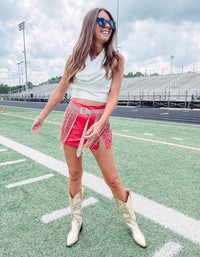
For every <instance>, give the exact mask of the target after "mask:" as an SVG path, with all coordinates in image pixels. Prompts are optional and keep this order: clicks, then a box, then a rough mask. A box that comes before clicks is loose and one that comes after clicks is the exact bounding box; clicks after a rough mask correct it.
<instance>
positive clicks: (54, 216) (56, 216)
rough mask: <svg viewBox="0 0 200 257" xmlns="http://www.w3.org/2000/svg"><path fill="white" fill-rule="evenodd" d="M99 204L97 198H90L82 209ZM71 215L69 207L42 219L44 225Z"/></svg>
mask: <svg viewBox="0 0 200 257" xmlns="http://www.w3.org/2000/svg"><path fill="white" fill-rule="evenodd" d="M97 202H98V199H97V198H94V197H90V198H88V199H86V200H84V201H83V202H82V208H83V207H87V206H88V205H91V204H95V203H97ZM70 213H71V212H70V207H67V208H64V209H61V210H57V211H53V212H51V213H49V214H45V215H43V216H42V218H41V221H42V222H44V223H49V222H51V221H54V220H57V219H60V218H62V217H64V216H66V215H69V214H70Z"/></svg>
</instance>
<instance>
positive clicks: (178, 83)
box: [0, 72, 200, 107]
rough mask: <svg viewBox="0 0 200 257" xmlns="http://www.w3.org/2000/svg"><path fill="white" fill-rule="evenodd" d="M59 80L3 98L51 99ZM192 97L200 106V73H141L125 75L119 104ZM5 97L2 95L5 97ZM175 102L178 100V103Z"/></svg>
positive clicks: (180, 100)
mask: <svg viewBox="0 0 200 257" xmlns="http://www.w3.org/2000/svg"><path fill="white" fill-rule="evenodd" d="M57 86H58V83H56V84H44V85H41V86H37V87H33V88H31V89H29V90H28V93H27V92H25V91H22V92H20V93H19V92H17V93H16V92H12V93H11V94H9V95H7V96H5V95H1V96H0V98H1V100H3V99H5V98H7V99H6V100H29V101H48V99H49V97H50V96H51V95H52V93H53V92H54V90H55V89H56V87H57ZM70 96H71V88H69V89H68V91H67V97H66V96H65V100H66V99H70ZM192 96H193V100H194V101H195V102H196V105H197V107H200V73H193V72H188V73H180V74H170V75H156V76H142V77H131V78H123V81H122V87H121V91H120V95H119V104H120V105H138V104H140V105H141V104H143V105H145V103H147V105H153V106H155V103H156V102H157V103H158V102H160V103H161V102H163V103H162V104H160V106H166V105H168V106H170V103H171V102H175V103H176V102H177V103H178V104H179V105H180V103H182V105H183V106H182V105H181V107H187V106H188V105H189V102H191V99H192ZM2 98H3V99H2ZM175 105H176V104H175Z"/></svg>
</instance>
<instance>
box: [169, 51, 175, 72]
mask: <svg viewBox="0 0 200 257" xmlns="http://www.w3.org/2000/svg"><path fill="white" fill-rule="evenodd" d="M173 59H174V56H173V55H171V56H170V60H171V64H170V74H172V73H173V66H172V60H173Z"/></svg>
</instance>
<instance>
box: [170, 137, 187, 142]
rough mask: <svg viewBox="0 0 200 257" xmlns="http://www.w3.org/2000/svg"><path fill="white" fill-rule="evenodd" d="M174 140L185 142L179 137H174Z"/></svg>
mask: <svg viewBox="0 0 200 257" xmlns="http://www.w3.org/2000/svg"><path fill="white" fill-rule="evenodd" d="M172 139H174V140H179V141H182V140H184V139H183V138H178V137H172Z"/></svg>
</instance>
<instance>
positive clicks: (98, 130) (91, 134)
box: [84, 121, 102, 140]
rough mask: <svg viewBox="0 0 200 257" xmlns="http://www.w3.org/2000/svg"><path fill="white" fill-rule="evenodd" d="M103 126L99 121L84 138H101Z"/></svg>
mask: <svg viewBox="0 0 200 257" xmlns="http://www.w3.org/2000/svg"><path fill="white" fill-rule="evenodd" d="M101 130H102V125H101V124H100V123H99V122H98V121H97V122H95V123H94V124H93V125H92V126H91V127H90V128H89V129H88V131H87V132H86V134H85V136H84V138H85V139H88V140H94V139H96V138H97V137H99V136H100V133H101Z"/></svg>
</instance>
